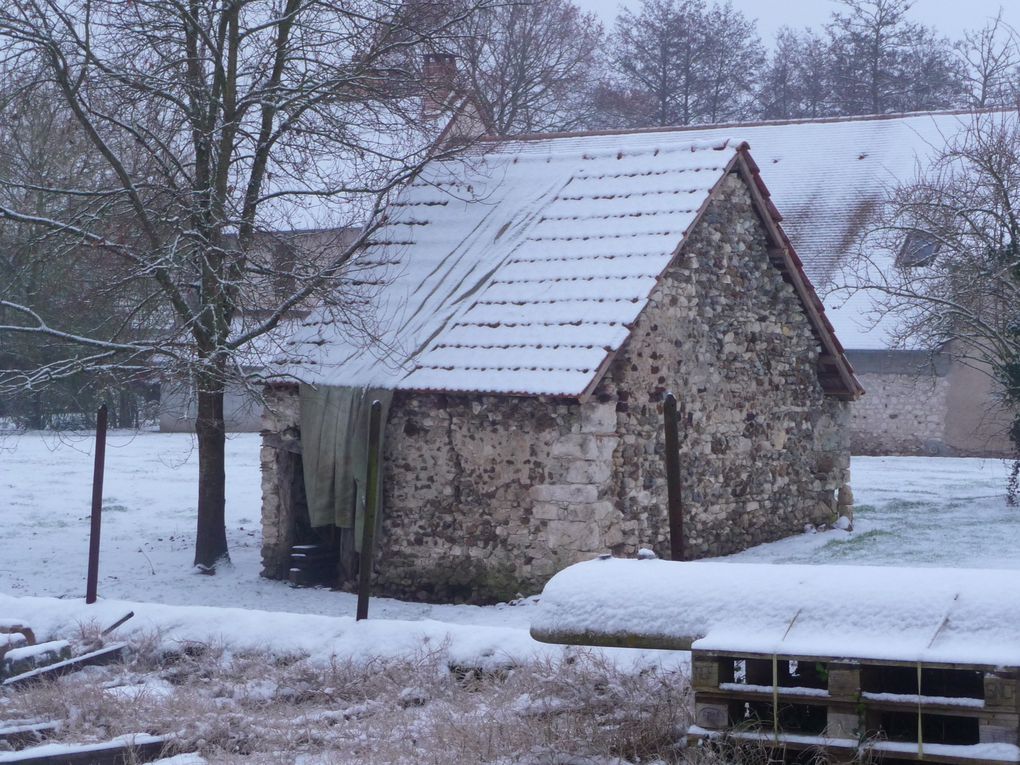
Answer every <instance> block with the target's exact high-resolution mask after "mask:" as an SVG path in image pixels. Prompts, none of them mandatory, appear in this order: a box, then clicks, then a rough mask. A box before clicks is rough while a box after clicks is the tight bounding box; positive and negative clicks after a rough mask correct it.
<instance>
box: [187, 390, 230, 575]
mask: <svg viewBox="0 0 1020 765" xmlns="http://www.w3.org/2000/svg"><path fill="white" fill-rule="evenodd" d="M195 433H196V434H197V435H198V534H197V535H196V537H195V566H197V567H198V568H199V569H201V570H202V571H203V572H204V573H208V574H213V573H215V572H216V566H217V565H218V564H220V563H229V562H230V555H229V553H228V552H227V527H226V517H225V510H226V443H227V439H226V426H225V424H224V422H223V379H222V377H221V376H219V375H216V376H215V378H214V379H208V378H207V379H200V380H199V385H198V416H197V417H196V419H195Z"/></svg>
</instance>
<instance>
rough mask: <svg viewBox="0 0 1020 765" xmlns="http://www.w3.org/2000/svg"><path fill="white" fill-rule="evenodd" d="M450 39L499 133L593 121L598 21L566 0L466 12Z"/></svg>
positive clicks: (571, 126)
mask: <svg viewBox="0 0 1020 765" xmlns="http://www.w3.org/2000/svg"><path fill="white" fill-rule="evenodd" d="M458 32H459V34H458V35H457V37H456V38H455V40H454V41H453V50H454V52H455V53H456V54H457V55H458V57H459V60H460V63H461V64H462V65H463V68H464V77H465V79H466V80H467V83H468V85H469V87H470V89H471V92H472V93H473V95H474V96H475V98H476V99H477V101H478V103H479V105H480V106H481V107H482V108H483V109H484V111H485V112H486V114H487V116H488V117H489V118H490V119H491V121H492V128H493V130H494V132H496V133H497V134H499V135H510V134H520V133H532V132H544V131H550V130H572V129H574V128H576V127H579V126H585V125H587V124H589V123H590V122H591V118H592V109H593V94H594V92H595V90H596V88H597V86H598V82H599V79H600V77H601V72H600V71H599V68H600V63H599V61H598V54H599V51H600V48H601V47H602V43H603V31H602V25H601V23H600V22H599V21H598V19H597V17H596V16H595V15H594V14H591V13H583V12H582V11H581V10H580V9H579V8H578V7H577V6H576V5H575V4H574V3H573V2H571V0H526V1H525V2H515V3H507V4H502V5H498V6H495V7H492V8H488V9H486V10H485V11H483V12H480V13H475V14H473V15H471V16H470V17H469V18H468V20H467V23H466V24H465V25H464V27H463V28H462V29H460V30H458Z"/></svg>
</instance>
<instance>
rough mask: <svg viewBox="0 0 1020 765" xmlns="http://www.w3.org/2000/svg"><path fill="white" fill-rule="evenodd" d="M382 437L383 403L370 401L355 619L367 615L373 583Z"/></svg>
mask: <svg viewBox="0 0 1020 765" xmlns="http://www.w3.org/2000/svg"><path fill="white" fill-rule="evenodd" d="M381 438H382V403H381V402H380V401H373V402H372V413H371V417H370V418H369V425H368V479H367V484H368V485H367V486H366V487H365V518H364V521H363V525H362V529H361V556H360V559H359V560H358V564H359V570H358V615H357V621H361V620H362V619H367V618H368V598H369V594H370V591H371V587H372V560H373V557H374V554H375V516H376V506H377V505H378V503H379V460H380V459H381V455H380V454H379V452H380V449H379V442H380V440H381Z"/></svg>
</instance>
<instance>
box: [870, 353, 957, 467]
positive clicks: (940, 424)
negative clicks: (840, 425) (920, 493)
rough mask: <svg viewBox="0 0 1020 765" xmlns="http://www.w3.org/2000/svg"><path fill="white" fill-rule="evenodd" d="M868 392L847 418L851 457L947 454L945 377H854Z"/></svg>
mask: <svg viewBox="0 0 1020 765" xmlns="http://www.w3.org/2000/svg"><path fill="white" fill-rule="evenodd" d="M858 378H859V379H860V381H861V384H862V385H863V386H864V389H865V390H866V391H867V392H868V393H867V396H865V398H864V400H862V401H861V403H860V404H859V405H857V406H854V407H853V415H852V416H851V418H850V432H851V449H852V451H853V453H854V454H916V455H937V454H944V453H946V447H945V443H944V436H945V422H946V396H947V395H948V393H949V377H948V376H942V377H935V376H932V375H920V374H918V373H916V372H914V373H905V374H877V373H876V374H868V373H864V374H858Z"/></svg>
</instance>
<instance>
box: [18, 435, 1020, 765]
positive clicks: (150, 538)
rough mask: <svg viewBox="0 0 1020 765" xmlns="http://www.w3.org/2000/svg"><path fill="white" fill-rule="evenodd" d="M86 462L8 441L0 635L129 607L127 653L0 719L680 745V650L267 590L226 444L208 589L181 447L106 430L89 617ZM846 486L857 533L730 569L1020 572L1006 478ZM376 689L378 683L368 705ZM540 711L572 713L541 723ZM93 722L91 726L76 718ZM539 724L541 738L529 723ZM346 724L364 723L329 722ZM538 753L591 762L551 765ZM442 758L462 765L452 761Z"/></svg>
mask: <svg viewBox="0 0 1020 765" xmlns="http://www.w3.org/2000/svg"><path fill="white" fill-rule="evenodd" d="M91 451H92V443H91V439H90V438H88V437H84V436H80V437H72V436H67V435H64V436H62V437H56V436H54V435H53V434H40V433H27V434H23V435H16V436H15V435H7V436H0V508H2V510H0V512H2V518H3V524H2V525H0V620H4V619H5V620H16V621H17V620H22V621H25V622H28V623H30V624H31V625H32V626H33V627H35V628H36V630H37V634H38V635H39V636H40V637H42V638H53V637H66V638H68V639H70V640H71V642H72V643H73V644H74V646H75V650H76V652H78V653H80V652H81V651H82V650H85V647H86V646H87V645H88V643H89V641H90V640H94V638H95V635H96V634H97V627H105V626H107V625H109V624H112V623H113V622H114V621H115V620H116V619H118V618H119V617H121V616H122V615H124V614H125V613H126V612H127V611H128V610H132V611H134V612H135V616H134V618H133V619H131V620H130V621H128V622H127V623H126V624H125V625H124V626H122V627H120V628H119V629H118V630H117V632H116V635H115V636H114V639H118V640H120V639H126V640H128V641H130V644H131V649H130V650H131V654H130V656H131V659H130V660H129V662H128V663H126V664H123V665H115V666H111V667H104V668H97V669H95V671H94V672H91V673H90V672H89V671H85V672H82V673H79V674H76V675H71V676H68V677H67V678H64V679H63V680H61V681H59V682H58V683H57V684H56V685H55V690H52V689H50V687H49V686H45V685H43V686H40V687H39V688H38V689H37V690H35V691H22V692H19V693H17V694H10V693H8V694H4V693H3V692H0V712H2V713H3V714H2V715H0V717H2V716H3V715H6V716H7V717H9V718H11V719H15V718H17V719H20V718H22V717H24V718H26V719H27V718H29V717H31V718H33V719H35V718H38V719H56V720H59V721H60V722H61V725H62V726H64V727H63V728H62V730H61V732H60V734H59V736H58V738H59V740H61V741H84V742H95V741H100V740H105V739H107V738H109V737H110V736H111V735H114V734H119V733H127V732H134V731H136V730H138V729H140V728H142V727H144V728H145V730H147V731H149V732H155V733H160V734H164V733H166V732H168V731H173V732H174V733H173V736H174V741H175V746H176V751H186V752H190V751H199V752H201V753H203V754H204V755H205V756H206V757H208V758H210V759H209V760H208V761H209V762H223V763H227V762H242V761H243V762H249V761H251V762H260V763H261V762H274V763H275V762H284V761H286V762H307V763H344V764H346V763H354V762H365V761H376V762H394V763H397V762H399V763H404V762H407V763H411V762H420V761H422V758H421V756H420V751H419V750H420V749H421V747H422V746H424V747H425V750H426V751H430V752H434V753H438V752H442V753H444V754H443V755H442V756H441V757H440V755H439V754H437V755H436V758H437V759H436V761H449V762H458V763H459V762H469V761H470V762H481V761H485V762H489V761H491V762H503V761H504V760H502V759H498V757H497V755H496V754H493V752H498V753H499V754H500V756H502V754H503V753H506V752H513V753H515V754H514V755H513V757H514V758H515V757H517V756H518V755H521V754H522V753H524V752H528V751H531V749H533V748H534V746H535V742H536V741H540V740H541V741H544V746H545V747H546V748H545V749H542V750H541V751H539V752H537V753H536V752H533V754H534V757H533V759H527V758H525V759H521V760H518V759H513V758H511V759H512V761H514V762H517V761H520V762H525V761H527V762H532V761H534V762H536V763H537V762H543V763H544V762H553V761H556V762H566V761H571V762H575V761H576V762H585V763H609V762H613V763H626V762H637V761H644V759H646V758H647V756H649V751H645V754H643V755H641V756H638V755H637V754H634V753H633V752H632V751H631V750H630V749H627V748H626V747H625V748H623V749H621V748H620V739H619V733H618V730H619V729H620V728H621V727H622V728H627V729H628V730H631V734H632V738H633V739H634V740H635V741H640V742H642V746H645V745H646V744H645V742H647V740H648V736H649V735H653V736H659V737H660V738H661V741H657V743H656V744H655V747H654V755H655V756H653V758H652V759H655V757H658V758H659V759H658V760H657V761H662V762H679V761H681V757H680V755H681V754H682V752H681V751H680V750H677V749H676V746H677V745H678V744H677V735H678V732H682V730H683V729H685V728H686V724H687V717H686V716H687V714H688V713H689V709H688V707H689V704H688V702H687V700H686V696H685V695H684V694H686V684H685V683H684V682H683V681H682V679H678V676H677V675H676V670H678V669H679V670H680V671H681V672H682V671H684V668H685V666H686V662H687V656H688V654H687V653H686V652H683V651H633V650H627V649H607V650H595V649H592V650H590V651H585V650H583V649H581V650H578V649H573V648H569V647H564V646H552V645H547V644H543V643H538V642H536V641H534V640H532V639H531V637H530V635H529V634H528V631H527V630H528V627H529V626H530V623H531V620H532V618H533V616H534V615H535V613H536V609H535V602H534V599H527V600H525V601H523V602H522V603H520V604H518V605H509V604H502V605H498V606H491V607H484V608H480V607H474V606H452V605H447V606H429V605H423V604H415V603H403V602H399V601H394V600H385V599H376V600H374V601H373V603H372V610H371V616H372V617H373V618H371V619H369V620H368V621H367V622H357V623H356V622H355V621H354V619H353V614H354V606H355V599H354V597H353V596H352V595H349V594H345V593H336V592H331V591H328V590H311V589H291V588H290V587H289V586H287V585H286V584H284V583H280V582H271V581H267V580H265V579H262V578H261V577H260V576H259V575H258V574H259V547H260V532H259V507H260V491H261V487H260V477H259V469H258V437H257V436H255V435H239V436H234V437H232V438H231V439H230V441H229V444H228V486H227V496H228V504H227V527H228V538H229V543H230V547H231V555H232V559H233V565H232V567H230V568H228V569H224V570H221V572H220V573H219V574H217V575H216V576H213V577H207V576H200V575H197V574H194V573H192V572H191V566H190V563H191V559H192V548H193V544H194V524H195V518H194V507H195V482H196V473H197V465H196V462H197V455H196V452H195V448H194V444H193V440H192V438H191V437H190V436H188V435H186V434H172V435H164V434H157V433H142V434H136V433H114V434H111V437H110V440H109V449H108V451H107V475H106V490H105V492H104V507H105V513H104V517H103V548H102V561H101V571H100V574H101V576H100V594H101V597H102V599H101V601H100V603H99V604H97V605H95V606H85V605H84V603H83V601H82V596H83V593H84V589H85V566H86V557H87V549H88V529H89V503H90V497H91V474H92V458H91ZM853 471H854V488H855V492H856V497H857V517H856V525H855V529H854V531H852V532H845V531H840V530H830V531H824V532H818V533H804V534H799V535H797V536H796V537H793V538H790V539H787V540H783V541H780V542H776V543H773V544H769V545H762V546H760V547H757V548H755V549H753V550H749V551H747V552H745V553H742V554H740V555H737V556H731V557H729V558H724V559H722V560H723V561H726V562H734V561H735V562H745V563H771V562H796V563H808V564H824V563H829V562H839V563H842V564H873V565H887V564H899V565H907V566H910V565H923V566H928V565H937V566H948V567H954V566H956V567H979V568H986V567H998V568H1020V555H1014V554H1013V551H1014V550H1016V549H1017V548H1018V543H1020V510H1016V509H1011V508H1009V507H1007V505H1006V503H1005V482H1006V476H1007V468H1006V466H1005V465H1004V464H1003V463H1002V462H1000V461H997V460H969V459H913V458H858V459H855V460H854V463H853ZM196 646H197V647H198V649H199V653H198V654H195V650H196V649H195V647H196ZM193 655H194V656H195V658H193V659H191V658H188V657H192V656H193ZM182 657H183V658H182ZM566 657H570V658H571V660H570V661H563V659H564V658H566ZM182 662H183V664H182ZM192 664H194V667H191V665H192ZM511 666H517V667H519V668H520V671H519V672H518V671H516V670H507V669H506V668H508V667H511ZM189 667H191V669H188V668H189ZM458 667H460V668H478V669H480V670H482V674H481V675H480V676H479V677H481V678H482V680H480V681H479V682H480V683H481V685H479V684H478V683H476V682H475V681H473V680H472V681H469V682H467V683H465V681H464V679H463V678H462V677H461V675H460V674H458V672H460V670H458V669H457V668H458ZM495 668H499V671H498V672H492V673H486V672H485V671H484V670H486V669H495ZM637 668H641V669H645V668H647V669H648V670H649V671H648V672H645V671H642V672H636V671H634V670H635V669H637ZM504 670H505V674H504ZM468 671H469V672H471V671H474V670H468ZM188 672H191V674H190V675H189V674H188ZM571 673H573V674H571ZM614 673H615V674H614ZM210 676H211V679H210ZM468 677H469V678H470V677H471V675H470V674H469V675H468ZM504 677H505V678H508V679H506V680H504V679H503V678H504ZM607 677H609V678H611V681H610V682H607V681H606V678H607ZM239 678H240V679H239ZM245 678H247V679H245ZM378 678H382V680H381V684H379V683H377V684H378V686H379V687H377V688H375V690H374V691H372V692H368V691H365V690H364V688H365V687H366V685H368V684H370V683H369V680H372V681H375V680H376V679H378ZM485 678H490V679H489V680H486V679H485ZM242 681H243V682H242ZM556 683H559V685H556ZM560 686H562V687H560ZM630 686H633V689H632V690H631V691H627V692H626V693H624V692H623V691H621V692H620V693H616V695H613V694H610V695H609V696H606V695H605V693H603V691H602V690H600V689H603V688H606V687H608V688H611V689H613V688H620V689H624V691H625V690H626V689H627V688H629V687H630ZM97 688H99V689H108V691H102V692H100V691H97ZM295 688H297V689H298V690H297V691H296V690H295ZM421 688H425V689H427V690H420V689H421ZM266 689H268V690H266ZM301 689H305V690H301ZM347 689H356V690H357V693H356V694H355V695H356V697H357V698H348V695H349V694H348V691H347ZM663 689H668V691H669V692H668V693H663ZM298 691H300V692H298ZM97 693H98V694H99V695H98V696H97ZM614 693H615V691H614ZM252 694H254V695H252ZM628 694H629V695H628ZM249 696H251V698H249ZM122 697H123V698H122ZM419 697H421V698H419ZM535 699H537V700H538V701H540V702H541V703H542V704H544V705H546V706H549V705H552V706H551V707H550V708H555V709H557V710H560V709H562V710H568V711H570V710H572V712H573V714H572V715H571V716H568V717H567V718H564V717H561V716H559V715H554V716H549V715H545V716H541V715H540V716H539V717H535V716H534V714H535V713H534V709H533V708H534V706H535V704H536V703H538V702H536V701H535ZM352 704H353V706H352ZM419 704H421V706H419ZM118 705H119V706H118ZM345 705H346V706H345ZM85 707H87V708H90V709H92V713H90V714H89V715H85V716H82V715H80V714H79V713H78V712H77V711H76V710H78V709H81V708H85ZM542 709H543V710H544V709H545V707H542ZM620 709H632V710H637V712H636V717H635V720H637V718H640V720H637V722H633V721H625V723H621V722H620V720H619V719H618V712H617V710H620ZM337 710H341V711H337ZM270 712H271V713H272V714H270ZM497 713H498V714H497ZM494 714H496V715H497V716H496V717H493V715H494ZM545 719H548V720H550V721H551V722H549V724H548V726H547V727H548V728H549V729H548V730H546V728H543V727H541V725H540V723H539V722H537V721H538V720H545ZM564 719H567V720H568V723H569V724H565V723H564V722H563V720H564ZM309 720H315V723H314V724H310V723H309V722H308V721H309ZM347 720H356V721H357V722H356V723H355V724H351V725H346V724H334V723H338V722H344V721H347ZM322 721H325V722H322ZM632 722H633V725H632ZM553 723H555V725H554V724H553ZM536 726H538V727H536ZM571 726H573V727H571ZM553 728H556V730H555V731H554V730H553ZM493 731H496V732H498V733H499V735H495V734H494V733H493ZM511 733H512V734H514V735H515V736H516V738H514V737H513V736H510V735H509V734H511ZM312 734H314V735H312ZM610 734H611V735H610ZM494 736H495V737H494ZM508 736H509V737H508ZM607 736H608V738H607ZM600 737H601V738H600ZM476 739H477V740H476ZM610 739H611V740H610ZM628 746H630V745H629V744H628ZM494 747H495V748H494ZM546 750H548V752H553V753H555V754H556V756H557V757H558V756H559V755H560V754H562V753H563V752H568V753H570V754H571V756H572V757H573V755H579V754H586V755H590V756H589V757H588V758H587V759H584V758H581V759H570V758H568V760H563V759H555V758H553V759H547V758H545V752H546ZM582 750H583V751H582ZM454 751H458V752H462V753H463V755H464V756H462V757H460V758H459V759H458V758H456V757H452V756H451V757H447V755H446V754H445V753H449V752H454ZM606 751H613V752H619V753H620V754H621V755H622V756H623V757H625V759H616V757H615V756H614V757H609V758H608V759H607V758H606V757H604V756H603V755H604V754H605V752H606ZM634 751H636V750H634ZM596 755H597V756H596ZM550 756H552V755H550ZM3 757H4V755H3V754H2V753H0V761H3ZM295 757H296V759H295ZM511 759H507V760H505V761H506V762H510V761H511ZM430 761H431V760H430ZM193 762H196V763H202V762H204V760H201V759H195V760H193Z"/></svg>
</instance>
